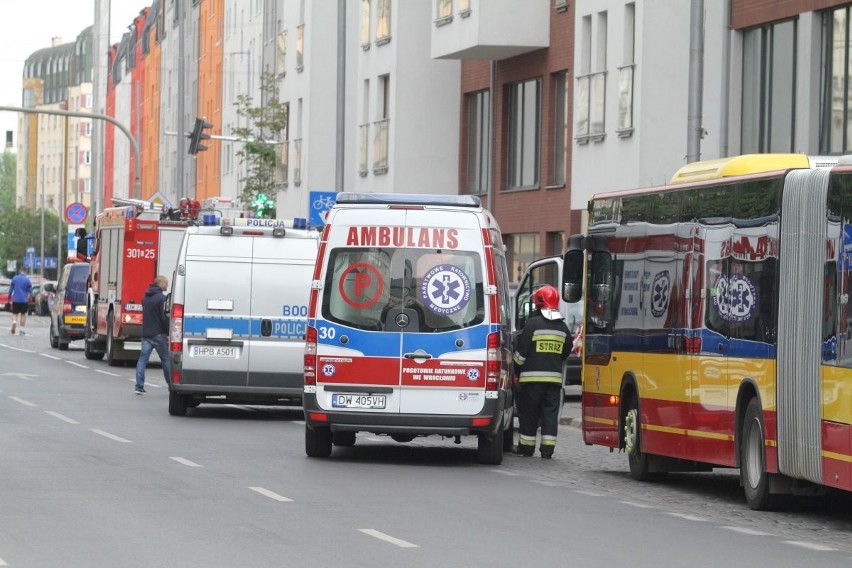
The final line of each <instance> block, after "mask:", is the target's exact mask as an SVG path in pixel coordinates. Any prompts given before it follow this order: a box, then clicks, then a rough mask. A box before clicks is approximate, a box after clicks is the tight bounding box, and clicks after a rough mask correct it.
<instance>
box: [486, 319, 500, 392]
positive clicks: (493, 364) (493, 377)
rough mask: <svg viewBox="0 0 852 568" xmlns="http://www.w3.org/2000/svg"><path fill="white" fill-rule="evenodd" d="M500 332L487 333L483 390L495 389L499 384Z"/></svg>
mask: <svg viewBox="0 0 852 568" xmlns="http://www.w3.org/2000/svg"><path fill="white" fill-rule="evenodd" d="M499 353H500V333H499V332H498V333H489V334H488V340H487V349H486V351H485V390H489V391H496V390H497V387H499V386H500V358H499V357H498V355H499Z"/></svg>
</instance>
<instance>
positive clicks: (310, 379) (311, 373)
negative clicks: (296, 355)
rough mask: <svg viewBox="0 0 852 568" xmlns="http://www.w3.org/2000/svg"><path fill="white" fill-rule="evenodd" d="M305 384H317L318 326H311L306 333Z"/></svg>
mask: <svg viewBox="0 0 852 568" xmlns="http://www.w3.org/2000/svg"><path fill="white" fill-rule="evenodd" d="M305 384H306V385H315V384H317V328H315V327H311V326H308V332H307V333H306V334H305Z"/></svg>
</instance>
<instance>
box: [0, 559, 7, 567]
mask: <svg viewBox="0 0 852 568" xmlns="http://www.w3.org/2000/svg"><path fill="white" fill-rule="evenodd" d="M0 566H8V564H6V562H5V561H4V560H3V559H2V558H0Z"/></svg>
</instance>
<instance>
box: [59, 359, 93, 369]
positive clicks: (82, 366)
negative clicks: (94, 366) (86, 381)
mask: <svg viewBox="0 0 852 568" xmlns="http://www.w3.org/2000/svg"><path fill="white" fill-rule="evenodd" d="M65 362H66V363H68V364H69V365H74V366H75V367H80V368H81V369H91V367H89V366H88V365H83V364H82V363H78V362H77V361H69V360H68V359H66V360H65Z"/></svg>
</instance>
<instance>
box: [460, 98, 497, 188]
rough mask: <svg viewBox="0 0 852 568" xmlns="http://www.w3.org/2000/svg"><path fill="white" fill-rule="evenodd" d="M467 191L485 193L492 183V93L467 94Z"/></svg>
mask: <svg viewBox="0 0 852 568" xmlns="http://www.w3.org/2000/svg"><path fill="white" fill-rule="evenodd" d="M466 98H467V192H468V193H474V194H476V193H485V192H486V191H488V187H489V185H491V152H490V144H489V142H490V140H491V93H490V92H489V91H480V92H478V93H471V94H469V95H467V97H466Z"/></svg>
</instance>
